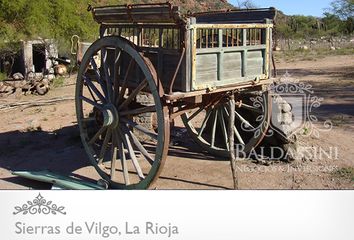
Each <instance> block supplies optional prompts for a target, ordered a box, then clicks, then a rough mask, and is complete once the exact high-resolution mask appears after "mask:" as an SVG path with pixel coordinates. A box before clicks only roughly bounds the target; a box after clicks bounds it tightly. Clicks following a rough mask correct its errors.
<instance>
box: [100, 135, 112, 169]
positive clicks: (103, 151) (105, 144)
mask: <svg viewBox="0 0 354 240" xmlns="http://www.w3.org/2000/svg"><path fill="white" fill-rule="evenodd" d="M111 136H112V130H111V129H110V128H108V129H107V132H106V136H105V137H104V140H103V143H102V147H101V151H100V154H99V156H98V159H99V161H98V164H102V162H103V160H104V157H105V154H106V151H107V148H108V144H109V141H110V140H111Z"/></svg>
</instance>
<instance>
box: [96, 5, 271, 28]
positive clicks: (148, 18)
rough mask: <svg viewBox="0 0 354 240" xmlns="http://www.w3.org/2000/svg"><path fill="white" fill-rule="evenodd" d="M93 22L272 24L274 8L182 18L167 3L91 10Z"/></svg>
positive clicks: (210, 13)
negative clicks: (267, 20)
mask: <svg viewBox="0 0 354 240" xmlns="http://www.w3.org/2000/svg"><path fill="white" fill-rule="evenodd" d="M92 14H93V17H94V19H95V21H96V22H97V23H99V24H124V23H141V24H151V23H152V24H154V23H155V24H158V23H167V24H177V25H178V24H185V23H186V22H187V20H188V18H192V17H194V18H195V19H196V23H214V24H217V23H233V24H237V23H240V24H243V23H264V22H265V21H266V19H270V20H273V19H274V18H275V16H276V9H275V8H261V9H232V10H230V9H229V10H223V11H209V12H201V13H188V14H186V15H182V14H181V8H180V7H178V6H173V5H171V4H170V3H161V4H132V5H116V6H102V7H94V8H92Z"/></svg>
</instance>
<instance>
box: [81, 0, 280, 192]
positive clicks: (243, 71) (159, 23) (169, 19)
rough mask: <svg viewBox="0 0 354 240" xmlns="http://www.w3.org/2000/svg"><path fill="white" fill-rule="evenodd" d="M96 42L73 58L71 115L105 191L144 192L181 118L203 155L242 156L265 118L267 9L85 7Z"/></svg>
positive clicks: (269, 11) (269, 17)
mask: <svg viewBox="0 0 354 240" xmlns="http://www.w3.org/2000/svg"><path fill="white" fill-rule="evenodd" d="M90 10H91V11H92V13H93V17H94V19H95V21H96V22H98V23H99V24H100V39H99V40H97V41H96V42H94V43H93V44H92V45H91V46H90V47H89V49H88V50H87V52H86V54H85V56H84V57H83V59H82V62H81V66H80V69H79V73H78V79H77V88H76V108H77V118H78V124H79V128H80V134H81V138H82V141H83V144H84V147H85V150H86V152H87V154H88V156H89V159H90V161H91V163H92V164H93V166H94V167H95V168H96V170H97V171H98V172H99V174H100V175H101V176H102V178H103V179H105V180H106V181H108V182H109V184H110V185H111V186H112V187H114V188H124V189H137V188H138V189H142V188H147V187H148V186H149V185H150V184H151V183H152V182H153V181H154V180H155V179H156V178H157V177H158V176H159V173H160V171H161V169H162V167H163V166H164V163H165V161H166V158H167V155H168V149H169V144H170V126H171V123H173V120H174V119H175V118H177V117H179V116H181V118H182V120H183V123H184V126H185V127H186V129H187V131H188V133H189V135H190V136H191V137H192V138H193V139H194V140H195V141H196V142H197V143H198V144H199V145H200V146H201V147H203V148H204V149H205V150H207V151H209V152H210V153H211V154H214V155H217V156H221V157H225V156H228V154H229V151H230V144H229V138H228V132H229V129H228V127H227V126H228V123H229V117H230V114H231V112H230V108H229V99H230V97H232V98H234V99H235V102H236V109H235V113H234V114H232V115H235V125H234V128H233V129H231V130H233V132H234V137H235V143H234V144H235V145H236V144H237V145H238V146H242V149H243V150H244V151H245V152H249V151H251V150H252V149H254V148H255V147H256V146H257V145H258V144H259V143H260V142H261V141H262V139H263V137H264V135H265V132H266V130H267V129H268V127H269V122H270V114H271V113H270V108H271V107H270V106H271V101H270V97H269V95H268V93H267V86H268V84H270V83H271V82H272V81H271V78H270V75H271V54H272V28H273V24H272V19H273V17H274V14H275V9H257V10H230V11H220V12H206V13H197V14H189V15H181V13H180V9H179V8H178V7H173V6H171V5H170V4H169V3H166V4H140V5H124V6H106V7H95V8H91V9H90Z"/></svg>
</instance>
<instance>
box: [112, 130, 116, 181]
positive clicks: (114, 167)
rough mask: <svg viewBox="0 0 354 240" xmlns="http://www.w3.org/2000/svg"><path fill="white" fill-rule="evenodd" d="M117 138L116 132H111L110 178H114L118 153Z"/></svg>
mask: <svg viewBox="0 0 354 240" xmlns="http://www.w3.org/2000/svg"><path fill="white" fill-rule="evenodd" d="M117 145H118V139H117V137H116V134H114V133H113V134H112V156H111V180H113V179H114V177H115V173H116V161H117V153H118V146H117Z"/></svg>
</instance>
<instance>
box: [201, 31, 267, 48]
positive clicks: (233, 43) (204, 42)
mask: <svg viewBox="0 0 354 240" xmlns="http://www.w3.org/2000/svg"><path fill="white" fill-rule="evenodd" d="M244 30H245V31H244ZM264 33H265V29H259V28H257V29H256V28H252V29H240V28H237V29H236V28H235V29H222V44H219V41H220V39H219V29H202V28H199V29H197V41H196V45H197V46H196V47H197V48H218V47H219V46H220V45H222V47H238V46H243V45H244V44H243V41H244V36H243V35H244V34H245V40H246V42H245V45H246V46H256V45H262V44H265V43H266V39H265V37H264V36H265V35H264Z"/></svg>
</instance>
